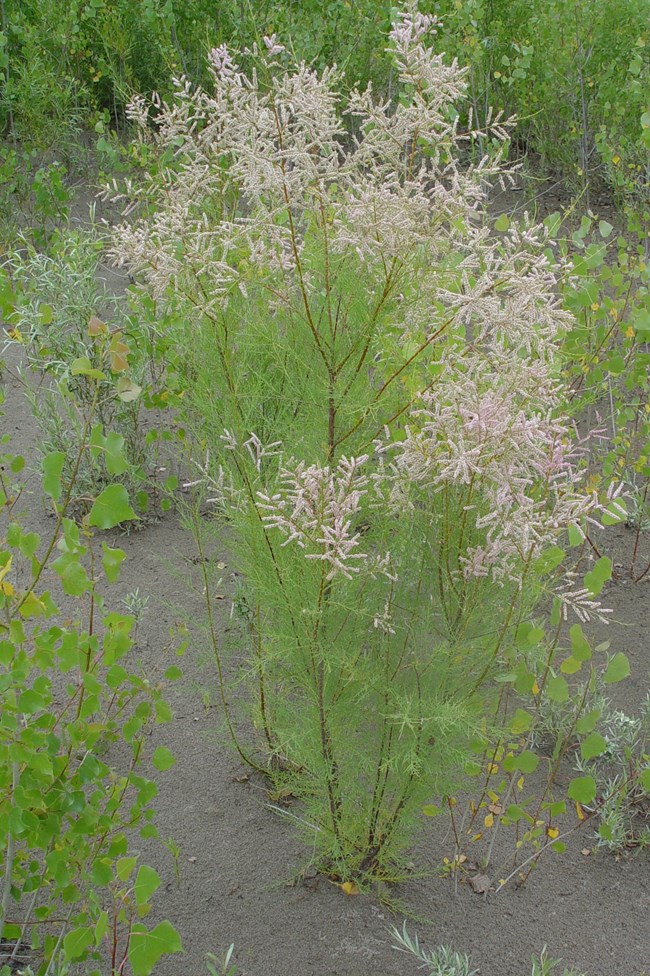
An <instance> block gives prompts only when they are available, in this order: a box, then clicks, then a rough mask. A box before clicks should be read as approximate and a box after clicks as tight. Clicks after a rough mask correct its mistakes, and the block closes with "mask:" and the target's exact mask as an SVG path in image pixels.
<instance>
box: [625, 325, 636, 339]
mask: <svg viewBox="0 0 650 976" xmlns="http://www.w3.org/2000/svg"><path fill="white" fill-rule="evenodd" d="M625 338H626V339H633V338H634V329H633V328H632V326H631V325H628V327H627V329H626V330H625Z"/></svg>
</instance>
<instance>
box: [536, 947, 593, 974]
mask: <svg viewBox="0 0 650 976" xmlns="http://www.w3.org/2000/svg"><path fill="white" fill-rule="evenodd" d="M561 965H562V963H561V961H560V960H559V959H551V958H550V956H549V955H548V952H547V951H546V946H545V947H544V948H543V949H542V952H541V954H540V956H539V957H537V956H533V958H532V967H533V968H532V970H531V976H551V974H552V973H553V972H554V971H555V970H556V969H557V967H558V966H561ZM562 976H585V974H584V973H579V972H578V970H577V969H567V968H565V969H564V972H563V973H562Z"/></svg>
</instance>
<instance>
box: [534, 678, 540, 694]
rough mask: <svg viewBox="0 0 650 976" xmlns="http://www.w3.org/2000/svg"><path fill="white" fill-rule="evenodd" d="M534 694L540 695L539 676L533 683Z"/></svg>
mask: <svg viewBox="0 0 650 976" xmlns="http://www.w3.org/2000/svg"><path fill="white" fill-rule="evenodd" d="M533 694H534V695H539V685H538V684H537V678H535V681H534V683H533Z"/></svg>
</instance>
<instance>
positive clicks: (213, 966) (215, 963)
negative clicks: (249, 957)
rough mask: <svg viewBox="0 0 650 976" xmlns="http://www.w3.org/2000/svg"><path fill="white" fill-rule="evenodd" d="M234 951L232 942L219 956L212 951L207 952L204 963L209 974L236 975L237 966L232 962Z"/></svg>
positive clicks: (220, 975)
mask: <svg viewBox="0 0 650 976" xmlns="http://www.w3.org/2000/svg"><path fill="white" fill-rule="evenodd" d="M234 951H235V944H234V942H233V943H231V945H229V946H228V949H227V950H226V951H225V952H224V953H222V955H220V956H216V955H215V954H214V953H213V952H208V953H207V955H206V957H205V965H206V969H207V970H208V973H209V974H210V976H236V974H237V966H236V965H235V964H234V963H233V962H232V956H233V952H234Z"/></svg>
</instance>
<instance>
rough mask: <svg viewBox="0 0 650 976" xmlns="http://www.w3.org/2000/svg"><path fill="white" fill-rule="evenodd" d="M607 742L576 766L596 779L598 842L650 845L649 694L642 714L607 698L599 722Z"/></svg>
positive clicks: (617, 845)
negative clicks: (616, 705)
mask: <svg viewBox="0 0 650 976" xmlns="http://www.w3.org/2000/svg"><path fill="white" fill-rule="evenodd" d="M596 735H598V736H599V737H600V739H601V740H602V742H603V743H604V746H603V748H602V751H601V752H600V753H599V754H598V755H596V756H593V757H588V758H586V759H585V758H584V757H582V756H579V757H578V758H577V760H576V768H577V769H578V770H579V771H580V772H582V773H585V774H588V775H591V776H593V778H594V780H595V782H596V784H597V797H599V798H600V802H599V804H598V807H597V815H598V816H597V819H598V826H597V828H596V830H597V835H598V844H599V845H601V846H603V847H606V848H608V849H609V850H612V851H623V850H625V849H630V848H634V847H647V846H648V845H649V844H650V696H647V697H646V699H645V701H644V702H643V705H642V706H641V709H640V712H639V715H638V717H632V716H630V715H627V714H626V713H625V712H623V711H621V710H620V709H615V708H612V706H611V704H610V703H609V702H605V704H604V707H603V708H602V714H601V716H600V719H599V721H598V724H597V726H596Z"/></svg>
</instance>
